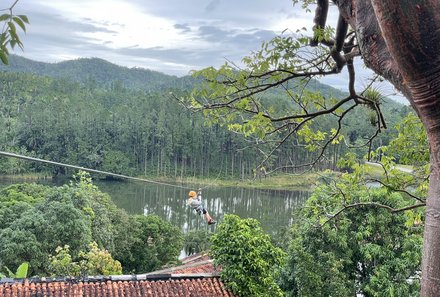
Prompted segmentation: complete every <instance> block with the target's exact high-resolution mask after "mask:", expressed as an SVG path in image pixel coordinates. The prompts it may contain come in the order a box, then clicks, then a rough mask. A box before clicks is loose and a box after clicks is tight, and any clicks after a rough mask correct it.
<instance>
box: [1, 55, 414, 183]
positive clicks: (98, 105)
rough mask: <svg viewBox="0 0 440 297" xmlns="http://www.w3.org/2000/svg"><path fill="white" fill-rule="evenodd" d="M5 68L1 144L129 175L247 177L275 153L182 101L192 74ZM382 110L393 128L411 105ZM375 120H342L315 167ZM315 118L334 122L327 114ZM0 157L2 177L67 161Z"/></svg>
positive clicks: (290, 154)
mask: <svg viewBox="0 0 440 297" xmlns="http://www.w3.org/2000/svg"><path fill="white" fill-rule="evenodd" d="M0 69H1V70H3V71H2V72H0V80H1V82H2V83H1V85H0V88H1V89H0V106H1V108H0V124H1V125H2V126H3V127H4V129H3V130H2V131H1V132H0V140H1V141H0V145H1V150H3V151H8V152H16V153H21V154H24V155H28V156H34V157H39V158H43V159H48V160H52V161H57V162H63V163H69V164H75V165H79V166H83V167H88V168H94V169H99V170H104V171H111V172H115V173H123V174H130V175H141V174H143V175H150V176H169V177H185V176H205V177H206V176H219V177H223V178H225V177H228V178H236V177H239V178H245V177H251V176H252V175H253V172H254V170H255V168H256V167H257V166H258V165H259V164H260V162H261V161H262V160H263V159H264V154H263V153H262V151H268V150H270V145H269V144H265V143H260V144H259V145H257V141H255V140H253V139H251V138H243V137H242V136H241V135H237V134H236V133H234V132H231V131H229V130H228V129H227V127H223V126H220V125H219V124H213V125H212V124H211V125H208V124H207V123H206V120H205V119H204V117H203V115H201V114H198V113H194V112H192V111H191V110H188V109H186V108H184V107H183V106H181V105H180V104H179V103H178V102H177V101H176V100H175V99H174V98H173V97H174V96H176V94H177V96H183V95H185V94H187V93H188V92H190V90H191V88H192V87H193V86H194V85H195V84H196V83H197V80H196V79H193V78H191V77H182V78H178V77H175V76H168V75H165V74H162V73H159V72H153V71H149V70H144V69H137V68H135V69H129V68H124V67H120V66H116V65H113V64H111V63H109V62H106V61H104V60H100V59H79V60H74V61H68V62H62V63H57V64H47V63H41V62H34V61H31V60H27V59H24V58H21V57H18V56H12V57H10V65H9V66H1V68H0ZM307 88H308V90H311V91H319V92H320V93H321V94H322V96H326V97H335V98H341V97H342V96H343V93H341V92H340V91H338V90H336V89H333V88H331V87H329V86H326V85H323V84H320V83H318V82H316V81H311V82H309V84H308V86H307ZM170 92H173V96H171V95H170ZM264 99H265V101H267V102H268V104H270V105H272V106H274V108H275V109H278V110H283V111H286V110H287V111H288V110H289V109H291V108H294V107H293V106H292V104H291V103H290V102H289V98H285V97H283V96H282V95H280V94H278V93H276V92H272V93H270V94H269V95H266V98H264ZM382 111H383V113H384V115H385V117H386V119H387V121H388V126H389V127H394V125H395V123H396V122H397V121H398V120H399V119H401V118H402V117H403V116H404V115H405V114H406V113H407V112H408V108H407V107H406V106H403V105H400V104H398V103H395V102H393V101H391V100H389V99H383V101H382ZM373 120H374V118H373ZM371 121H372V119H371V115H370V111H369V110H368V108H366V107H365V108H358V109H356V110H355V111H354V112H353V113H352V114H350V115H349V116H348V117H347V119H346V120H345V121H344V123H343V124H344V126H343V132H344V134H345V135H346V139H345V141H344V142H341V143H339V144H336V145H333V146H331V147H330V148H328V150H327V151H326V154H325V156H323V158H321V161H320V162H319V163H318V164H317V166H316V167H318V168H321V169H322V168H332V169H334V168H335V164H336V162H337V160H338V159H339V157H340V156H342V155H344V154H345V152H346V151H347V145H346V144H349V145H359V144H362V143H364V142H365V141H366V139H368V138H369V137H370V136H371V135H373V134H374V132H375V127H374V126H373V125H372V124H371ZM316 125H322V126H332V125H333V126H335V125H336V123H335V122H334V120H333V121H332V120H330V119H328V120H327V119H326V118H325V117H323V118H322V119H320V121H319V122H318V123H316ZM360 127H362V129H361V128H360ZM392 134H393V129H392V128H391V129H388V130H385V131H384V132H383V133H381V134H380V137H378V138H377V139H375V141H374V143H373V147H372V148H373V149H374V148H375V147H377V146H380V145H386V144H387V143H388V142H389V139H390V137H391V136H390V135H392ZM279 138H282V135H279ZM244 148H246V149H244ZM366 152H367V147H365V148H361V149H358V150H357V153H358V154H359V155H363V154H365V153H366ZM316 154H317V152H310V151H309V150H307V149H305V148H304V147H302V146H301V145H299V144H298V142H297V141H295V139H294V140H293V141H290V142H289V143H284V145H283V146H281V148H280V149H279V150H278V151H277V152H276V154H274V155H273V156H272V157H271V158H270V159H269V160H268V163H267V164H265V166H266V168H267V169H268V170H270V169H272V168H278V167H283V166H286V165H289V164H290V163H293V162H294V163H306V162H308V161H309V160H312V159H313V158H314V157H316ZM0 162H1V166H0V173H1V174H16V173H24V172H49V173H50V174H54V175H57V174H64V173H65V169H64V168H53V167H50V168H49V167H46V166H45V165H41V164H35V163H29V162H24V161H19V160H14V159H7V158H1V159H0Z"/></svg>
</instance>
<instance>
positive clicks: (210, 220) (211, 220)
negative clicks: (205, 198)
mask: <svg viewBox="0 0 440 297" xmlns="http://www.w3.org/2000/svg"><path fill="white" fill-rule="evenodd" d="M203 214H204V215H205V219H206V222H208V225H212V224H215V221H214V220H213V219H212V217H211V216H210V215H209V213H208V211H207V210H206V209H204V208H203Z"/></svg>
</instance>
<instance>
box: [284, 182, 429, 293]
mask: <svg viewBox="0 0 440 297" xmlns="http://www.w3.org/2000/svg"><path fill="white" fill-rule="evenodd" d="M347 175H349V174H347ZM347 187H349V189H347ZM342 189H344V190H342ZM347 190H348V191H347ZM353 205H357V207H356V208H355V207H351V206H353ZM407 206H408V199H404V198H403V197H402V195H401V194H399V193H390V192H389V191H387V189H386V188H380V189H368V188H367V187H365V186H354V187H353V186H350V181H349V179H345V177H342V179H341V180H340V181H339V182H335V183H331V184H328V185H321V186H320V187H318V188H317V189H315V191H314V193H313V195H312V196H311V197H310V199H309V200H307V201H306V203H305V205H304V207H303V209H302V211H301V213H300V214H298V216H297V217H298V218H299V219H297V221H296V222H295V224H294V226H293V228H292V232H291V234H292V235H291V236H292V238H293V240H292V242H291V244H290V248H289V260H288V264H287V266H286V269H285V271H284V275H283V277H282V280H283V283H284V289H285V290H286V291H288V292H289V296H303V297H305V296H354V295H356V294H359V293H360V294H362V295H363V296H416V295H418V292H419V290H420V282H419V277H420V276H419V271H420V262H421V248H422V232H423V226H421V225H420V221H419V222H418V223H416V224H415V223H414V219H413V217H414V214H413V212H412V211H410V210H408V211H407V212H403V211H402V212H397V211H396V213H392V212H391V211H390V209H395V210H398V209H404V208H405V207H407ZM329 214H336V215H334V216H333V217H329Z"/></svg>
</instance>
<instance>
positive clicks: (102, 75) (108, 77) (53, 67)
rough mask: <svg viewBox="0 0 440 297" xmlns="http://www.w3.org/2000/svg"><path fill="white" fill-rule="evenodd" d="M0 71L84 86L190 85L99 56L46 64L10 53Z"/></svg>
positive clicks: (150, 87)
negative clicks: (27, 74)
mask: <svg viewBox="0 0 440 297" xmlns="http://www.w3.org/2000/svg"><path fill="white" fill-rule="evenodd" d="M0 71H6V72H22V73H30V74H36V75H39V76H50V77H53V78H63V79H69V80H73V81H76V82H80V83H84V84H86V85H91V84H96V85H98V86H100V87H103V86H104V87H110V86H112V85H114V84H122V86H124V87H126V88H130V89H137V90H143V91H149V92H152V91H160V90H165V89H169V88H177V89H182V88H189V87H191V84H192V79H188V77H183V78H179V77H177V76H170V75H166V74H164V73H161V72H157V71H152V70H148V69H143V68H128V67H123V66H118V65H115V64H112V63H110V62H108V61H106V60H103V59H99V58H82V59H77V60H70V61H64V62H59V63H45V62H37V61H33V60H30V59H26V58H23V57H20V56H16V55H11V56H10V58H9V65H3V64H0Z"/></svg>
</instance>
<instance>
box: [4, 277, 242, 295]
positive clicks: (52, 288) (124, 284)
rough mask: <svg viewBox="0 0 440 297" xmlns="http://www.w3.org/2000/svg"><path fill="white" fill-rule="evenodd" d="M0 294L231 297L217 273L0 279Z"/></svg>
mask: <svg viewBox="0 0 440 297" xmlns="http://www.w3.org/2000/svg"><path fill="white" fill-rule="evenodd" d="M0 296H4V297H13V296H14V297H15V296H38V297H46V296H51V297H52V296H54V297H57V296H60V297H65V296H69V297H89V296H90V297H92V296H108V297H131V296H142V297H144V296H145V297H150V296H151V297H153V296H154V297H217V296H223V297H233V296H234V295H233V294H232V293H230V292H229V291H227V290H226V289H225V288H224V286H223V284H222V283H221V281H220V278H219V277H218V276H208V277H206V276H200V275H193V276H191V275H175V274H173V275H168V277H163V276H159V277H158V278H155V276H149V277H146V279H145V280H112V279H108V278H107V279H106V278H102V279H101V280H99V279H98V280H96V279H94V280H85V279H84V280H75V279H69V280H61V281H59V280H55V279H47V280H46V279H30V280H24V281H22V280H15V281H14V282H3V283H2V282H0Z"/></svg>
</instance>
